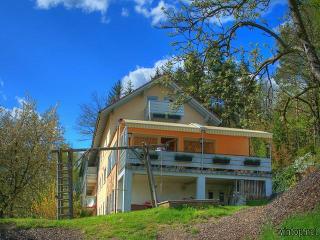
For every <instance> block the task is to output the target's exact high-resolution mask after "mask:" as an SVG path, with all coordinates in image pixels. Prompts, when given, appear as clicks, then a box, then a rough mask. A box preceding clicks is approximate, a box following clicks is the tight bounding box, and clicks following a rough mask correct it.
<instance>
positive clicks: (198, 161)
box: [121, 151, 271, 172]
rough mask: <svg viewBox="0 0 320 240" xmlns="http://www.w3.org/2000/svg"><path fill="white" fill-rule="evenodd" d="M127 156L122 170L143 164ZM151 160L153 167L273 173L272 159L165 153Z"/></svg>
mask: <svg viewBox="0 0 320 240" xmlns="http://www.w3.org/2000/svg"><path fill="white" fill-rule="evenodd" d="M126 156H127V157H126V158H125V157H124V156H123V158H122V161H121V163H122V164H121V165H122V168H123V167H124V166H125V165H127V164H133V165H137V164H141V161H140V160H139V159H137V156H136V155H135V154H133V153H132V152H130V151H128V152H127V154H126ZM125 159H126V160H125ZM150 160H151V164H152V165H153V166H161V165H162V166H163V167H181V168H187V169H191V168H203V169H213V170H218V169H219V170H240V171H257V172H271V159H269V158H259V157H246V156H231V155H218V154H203V155H202V154H200V153H185V152H165V151H163V152H152V153H150Z"/></svg>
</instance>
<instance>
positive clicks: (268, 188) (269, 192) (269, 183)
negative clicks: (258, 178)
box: [265, 178, 272, 197]
mask: <svg viewBox="0 0 320 240" xmlns="http://www.w3.org/2000/svg"><path fill="white" fill-rule="evenodd" d="M265 188H266V196H267V197H270V196H271V195H272V179H271V178H270V179H267V180H265Z"/></svg>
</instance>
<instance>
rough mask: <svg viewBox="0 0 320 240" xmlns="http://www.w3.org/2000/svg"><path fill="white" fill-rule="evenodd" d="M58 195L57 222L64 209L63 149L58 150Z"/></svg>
mask: <svg viewBox="0 0 320 240" xmlns="http://www.w3.org/2000/svg"><path fill="white" fill-rule="evenodd" d="M56 181H57V183H56V184H57V188H56V189H57V193H56V194H57V195H56V200H57V204H56V207H57V209H56V210H57V211H56V217H57V220H59V219H60V214H61V209H62V203H63V201H61V198H62V195H61V189H62V151H61V149H59V150H58V152H57V179H56Z"/></svg>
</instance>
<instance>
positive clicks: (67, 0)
mask: <svg viewBox="0 0 320 240" xmlns="http://www.w3.org/2000/svg"><path fill="white" fill-rule="evenodd" d="M109 2H110V0H36V5H37V7H38V8H40V9H50V8H53V7H57V6H58V5H62V6H64V7H65V8H67V9H72V8H79V9H82V10H84V11H85V12H101V13H102V14H105V13H106V11H107V9H108V6H109Z"/></svg>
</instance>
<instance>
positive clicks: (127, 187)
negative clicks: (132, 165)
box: [121, 169, 133, 212]
mask: <svg viewBox="0 0 320 240" xmlns="http://www.w3.org/2000/svg"><path fill="white" fill-rule="evenodd" d="M124 171H125V172H124V174H123V177H122V178H123V180H122V191H123V193H122V207H121V209H122V212H128V211H130V210H131V192H132V175H133V174H132V171H131V170H128V169H125V170H124Z"/></svg>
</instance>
